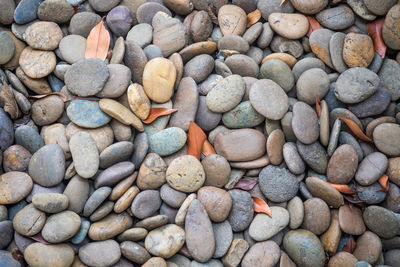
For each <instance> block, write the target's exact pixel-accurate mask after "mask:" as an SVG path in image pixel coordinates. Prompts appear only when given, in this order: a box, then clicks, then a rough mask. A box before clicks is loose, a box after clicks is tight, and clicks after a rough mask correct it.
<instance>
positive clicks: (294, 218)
mask: <svg viewBox="0 0 400 267" xmlns="http://www.w3.org/2000/svg"><path fill="white" fill-rule="evenodd" d="M287 210H288V212H289V227H290V229H297V228H299V227H300V226H301V224H302V223H303V219H304V205H303V201H302V200H301V199H300V198H299V197H298V196H295V197H293V198H292V199H291V200H290V201H289V202H288V204H287Z"/></svg>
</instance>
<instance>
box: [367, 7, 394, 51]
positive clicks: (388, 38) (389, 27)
mask: <svg viewBox="0 0 400 267" xmlns="http://www.w3.org/2000/svg"><path fill="white" fill-rule="evenodd" d="M369 2H370V1H369ZM389 2H390V3H391V2H392V1H389ZM389 2H387V3H389ZM371 3H372V2H371ZM385 13H386V12H384V13H383V14H382V15H384V14H385ZM399 18H400V6H399V5H394V6H393V7H392V8H391V9H390V10H389V12H388V13H387V15H386V17H385V21H384V23H383V27H382V38H383V40H384V42H385V44H386V45H387V46H388V47H390V48H392V49H394V50H398V49H399V48H400V41H399V39H398V38H397V34H398V32H399Z"/></svg>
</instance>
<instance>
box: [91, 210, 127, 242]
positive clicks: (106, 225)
mask: <svg viewBox="0 0 400 267" xmlns="http://www.w3.org/2000/svg"><path fill="white" fill-rule="evenodd" d="M131 226H132V218H131V216H130V215H129V214H128V213H126V212H122V213H120V214H115V213H112V214H110V215H108V216H107V217H105V218H104V219H101V220H100V221H97V222H95V223H93V224H92V225H90V228H89V237H90V239H92V240H95V241H102V240H107V239H110V238H113V237H115V236H117V235H119V234H120V233H122V232H124V231H125V230H127V229H128V228H130V227H131Z"/></svg>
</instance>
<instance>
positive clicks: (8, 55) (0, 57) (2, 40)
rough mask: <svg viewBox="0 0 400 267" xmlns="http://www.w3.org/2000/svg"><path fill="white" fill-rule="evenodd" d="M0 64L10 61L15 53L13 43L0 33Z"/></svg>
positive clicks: (3, 33)
mask: <svg viewBox="0 0 400 267" xmlns="http://www.w3.org/2000/svg"><path fill="white" fill-rule="evenodd" d="M0 51H1V53H0V64H5V63H7V62H8V61H10V60H11V59H12V57H13V56H14V52H15V43H14V41H13V39H12V38H11V37H10V36H9V35H8V34H7V33H6V32H1V33H0Z"/></svg>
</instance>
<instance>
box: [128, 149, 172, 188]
mask: <svg viewBox="0 0 400 267" xmlns="http://www.w3.org/2000/svg"><path fill="white" fill-rule="evenodd" d="M166 170H167V165H166V163H165V162H164V160H163V159H162V158H161V157H160V156H159V155H157V154H155V153H149V154H147V156H146V157H145V159H144V161H143V163H142V164H141V165H140V169H139V174H138V178H137V180H136V184H137V186H138V187H139V188H140V189H141V190H146V189H157V188H159V187H160V186H162V185H163V184H164V183H165V181H166V180H165V172H166Z"/></svg>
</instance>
